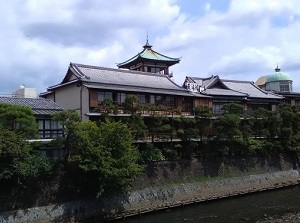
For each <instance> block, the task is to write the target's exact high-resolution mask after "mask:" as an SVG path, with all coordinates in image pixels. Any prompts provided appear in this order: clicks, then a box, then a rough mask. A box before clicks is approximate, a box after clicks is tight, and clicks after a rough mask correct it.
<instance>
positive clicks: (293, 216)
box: [256, 212, 300, 223]
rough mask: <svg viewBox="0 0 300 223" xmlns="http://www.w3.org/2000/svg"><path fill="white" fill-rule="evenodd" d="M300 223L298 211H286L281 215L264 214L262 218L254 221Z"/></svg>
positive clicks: (261, 222) (263, 222) (258, 222)
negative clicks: (286, 212)
mask: <svg viewBox="0 0 300 223" xmlns="http://www.w3.org/2000/svg"><path fill="white" fill-rule="evenodd" d="M282 222H289V223H300V212H297V213H288V214H285V215H283V216H280V217H278V216H266V217H265V219H264V220H260V221H257V222H256V223H282Z"/></svg>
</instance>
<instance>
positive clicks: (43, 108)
mask: <svg viewBox="0 0 300 223" xmlns="http://www.w3.org/2000/svg"><path fill="white" fill-rule="evenodd" d="M0 103H7V104H13V105H21V106H26V107H29V108H31V109H32V110H33V113H34V114H37V115H50V114H53V113H55V112H57V111H60V110H62V108H61V107H60V106H59V105H58V104H56V103H55V102H54V101H52V100H50V99H45V98H17V97H0Z"/></svg>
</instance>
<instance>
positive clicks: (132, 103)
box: [123, 95, 148, 139]
mask: <svg viewBox="0 0 300 223" xmlns="http://www.w3.org/2000/svg"><path fill="white" fill-rule="evenodd" d="M139 109H140V105H139V102H138V98H137V96H136V95H127V96H126V98H125V102H124V113H129V114H131V115H130V117H128V118H123V120H124V121H125V123H126V124H127V125H128V126H129V127H130V128H131V130H132V132H133V135H134V136H135V138H136V139H139V138H143V137H145V136H146V135H147V133H148V131H147V126H146V125H145V122H144V119H143V117H142V116H141V115H140V114H137V111H138V110H139Z"/></svg>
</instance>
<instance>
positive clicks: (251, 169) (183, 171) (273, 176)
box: [0, 155, 299, 223]
mask: <svg viewBox="0 0 300 223" xmlns="http://www.w3.org/2000/svg"><path fill="white" fill-rule="evenodd" d="M295 166H296V165H295V162H294V160H293V159H292V158H291V157H290V156H288V155H273V156H268V157H256V158H243V157H236V158H230V159H229V158H227V159H225V158H210V159H201V160H198V159H192V160H190V161H189V160H181V161H172V162H168V161H165V162H160V163H151V164H149V165H148V166H147V168H146V173H145V174H144V175H143V176H141V177H140V178H139V179H137V180H136V182H135V184H134V190H133V191H134V192H132V193H130V194H128V195H122V196H117V197H110V198H102V199H100V200H80V201H77V202H67V203H61V204H57V205H48V206H41V205H39V206H40V207H34V208H27V209H23V210H18V211H12V212H5V213H4V212H3V213H0V223H18V222H45V223H46V222H72V221H75V220H78V219H83V218H87V217H92V216H112V217H118V216H119V217H120V216H122V215H126V216H127V215H131V214H139V213H143V212H147V211H152V210H157V209H162V208H168V207H172V206H176V205H183V204H187V203H191V202H199V201H203V200H209V199H214V198H219V197H226V196H231V195H237V194H240V193H248V192H254V191H260V190H265V189H271V188H276V187H281V186H285V185H290V184H296V183H299V172H298V171H297V170H293V169H295Z"/></svg>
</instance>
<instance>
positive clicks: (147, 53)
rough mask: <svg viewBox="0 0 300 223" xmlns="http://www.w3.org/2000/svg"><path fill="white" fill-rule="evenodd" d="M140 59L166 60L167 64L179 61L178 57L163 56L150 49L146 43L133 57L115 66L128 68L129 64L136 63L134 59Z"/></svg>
mask: <svg viewBox="0 0 300 223" xmlns="http://www.w3.org/2000/svg"><path fill="white" fill-rule="evenodd" d="M140 59H144V60H150V61H156V62H158V61H160V62H166V63H167V64H169V65H170V66H171V65H174V64H176V63H179V61H180V58H172V57H168V56H165V55H163V54H160V53H158V52H156V51H154V50H152V46H151V45H150V44H149V43H148V40H147V43H146V44H145V45H144V50H143V51H142V52H140V53H138V54H137V55H135V56H134V57H132V58H130V59H129V60H126V61H125V62H123V63H118V64H117V66H118V67H119V68H128V69H129V68H130V66H131V65H133V63H134V64H136V61H138V60H140Z"/></svg>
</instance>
